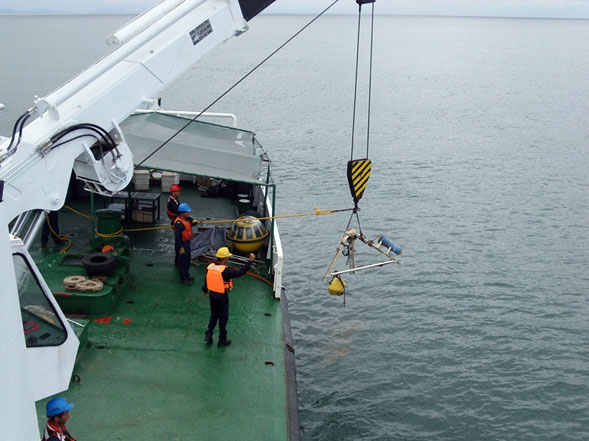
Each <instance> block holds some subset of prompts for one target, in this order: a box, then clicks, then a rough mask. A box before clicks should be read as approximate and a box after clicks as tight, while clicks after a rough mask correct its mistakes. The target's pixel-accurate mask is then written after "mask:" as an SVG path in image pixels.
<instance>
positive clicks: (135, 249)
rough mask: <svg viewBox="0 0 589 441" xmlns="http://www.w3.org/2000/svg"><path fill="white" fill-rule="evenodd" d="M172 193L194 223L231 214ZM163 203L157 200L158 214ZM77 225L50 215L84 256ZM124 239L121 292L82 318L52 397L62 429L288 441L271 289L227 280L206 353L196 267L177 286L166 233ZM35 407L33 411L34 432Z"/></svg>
mask: <svg viewBox="0 0 589 441" xmlns="http://www.w3.org/2000/svg"><path fill="white" fill-rule="evenodd" d="M184 196H185V197H184V198H181V199H183V201H188V202H189V203H190V204H191V205H192V206H193V209H194V210H195V212H196V213H197V216H196V217H198V218H203V217H205V215H203V214H200V215H199V212H200V213H206V217H211V218H227V215H229V217H230V216H232V215H233V212H234V210H235V209H234V207H230V206H228V205H227V204H223V203H221V201H216V200H213V199H205V198H200V199H199V198H198V193H193V194H192V195H188V194H187V193H186V192H185V193H184ZM166 200H167V195H166V194H163V195H162V215H163V217H165V212H163V211H164V204H165V202H166ZM101 207H102V205H101V204H97V207H96V208H101ZM76 208H78V209H82V210H83V207H82V206H81V205H77V206H76ZM86 212H87V210H86ZM167 223H168V222H167V220H166V219H163V218H162V219H161V220H160V222H159V224H161V225H166V224H167ZM88 224H89V221H84V220H83V218H79V217H77V216H75V215H73V214H72V213H70V212H66V211H64V210H62V212H61V213H60V229H61V231H60V232H61V233H62V234H63V233H65V234H71V233H74V237H73V238H72V239H74V240H75V245H74V247H72V252H82V251H83V250H84V248H85V246H86V243H87V239H88V236H87V231H86V230H85V229H86V228H88ZM130 237H131V241H132V249H131V250H130V252H129V257H130V258H131V274H132V276H133V280H132V282H131V285H130V289H129V290H127V291H126V292H125V293H124V294H123V295H122V297H121V298H120V299H119V301H118V303H117V306H116V307H115V309H114V310H113V311H112V312H111V313H110V314H109V315H110V317H111V321H110V323H109V324H104V323H96V322H94V321H92V320H91V321H90V324H89V327H88V328H89V329H88V345H87V347H86V348H85V349H84V351H83V353H82V354H81V356H80V358H79V361H78V363H77V365H76V368H75V371H74V380H75V381H74V382H72V383H71V384H70V388H69V390H68V391H67V392H64V393H63V394H60V395H63V396H65V397H67V399H68V400H70V401H72V402H74V403H75V407H74V409H73V411H72V412H71V418H70V421H69V423H68V428H69V429H70V431H71V433H72V434H73V435H74V436H75V437H76V438H77V439H80V440H84V441H92V440H104V439H108V440H139V439H141V440H168V441H171V440H285V439H288V427H287V425H288V412H287V408H286V403H287V397H286V395H287V392H286V390H287V385H286V377H285V362H284V339H283V330H282V326H283V318H282V314H281V305H280V301H279V300H277V299H274V298H273V295H272V289H271V286H269V285H268V284H266V283H264V282H262V281H260V280H258V279H255V278H253V277H250V276H247V275H246V276H243V277H241V278H240V279H237V280H235V289H234V290H233V291H232V292H231V295H230V299H231V300H230V301H231V308H230V318H229V324H228V337H229V338H230V339H232V340H233V344H232V345H231V346H229V347H226V348H218V347H217V346H216V342H217V336H218V328H217V330H216V331H215V344H214V345H213V346H208V345H206V344H205V343H204V342H203V338H204V330H205V328H206V326H207V323H208V319H209V301H208V298H207V297H205V296H204V294H203V292H202V290H201V288H200V287H201V285H202V280H203V277H204V270H205V266H204V265H200V266H197V265H192V266H191V274H192V275H193V276H195V277H196V280H195V283H194V284H193V285H192V286H190V287H187V286H184V285H181V284H179V283H178V279H179V278H178V272H177V269H176V268H175V267H174V265H173V250H172V246H173V240H171V239H172V233H171V231H170V230H155V231H153V232H148V233H141V235H139V234H138V233H131V234H130ZM53 247H54V245H53V244H52V242H50V245H49V247H48V249H46V250H44V251H42V252H36V253H37V256H36V257H37V258H39V259H40V258H42V257H43V254H45V253H49V252H55V251H57V250H58V248H53ZM55 247H56V246H55ZM125 323H127V324H125ZM45 403H46V400H43V401H41V402H39V403H37V410H38V414H39V425H40V427H42V426H43V425H44V422H45V418H43V415H44V406H45Z"/></svg>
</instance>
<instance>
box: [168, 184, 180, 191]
mask: <svg viewBox="0 0 589 441" xmlns="http://www.w3.org/2000/svg"><path fill="white" fill-rule="evenodd" d="M181 190H182V188H180V186H179V185H178V184H172V185H170V193H171V192H173V191H181Z"/></svg>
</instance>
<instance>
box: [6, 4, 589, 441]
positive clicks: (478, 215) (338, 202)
mask: <svg viewBox="0 0 589 441" xmlns="http://www.w3.org/2000/svg"><path fill="white" fill-rule="evenodd" d="M310 18H311V17H305V16H260V17H257V18H256V19H254V20H253V21H252V22H251V23H250V25H251V30H250V31H249V32H246V33H245V34H244V35H243V36H241V37H239V38H237V39H233V40H231V41H229V42H228V43H226V44H225V45H223V46H221V47H219V48H217V49H215V50H214V51H213V53H211V54H209V55H208V56H207V57H206V58H205V59H204V60H203V62H202V63H200V64H199V65H198V66H196V67H194V68H192V69H191V70H190V71H189V72H188V73H186V74H185V75H183V76H182V77H181V78H180V79H179V80H178V81H177V82H176V83H175V84H174V85H173V86H171V87H169V88H168V89H167V90H165V91H164V93H162V97H163V104H164V106H167V107H169V108H183V109H189V110H201V109H203V108H205V107H206V106H207V105H208V104H209V103H211V102H212V101H213V100H214V99H215V98H217V96H219V95H220V94H221V93H223V92H224V91H225V90H227V89H228V88H229V87H230V86H231V85H232V84H233V83H234V82H236V81H238V80H239V79H240V78H241V77H242V76H243V75H244V74H245V73H247V72H248V71H249V70H250V69H252V68H253V67H254V66H256V65H257V64H258V62H259V61H261V60H262V59H263V58H264V57H265V56H266V55H267V54H269V53H270V52H271V51H272V50H274V49H275V48H276V47H278V46H279V44H281V43H282V42H283V41H285V40H286V39H287V38H288V37H290V36H291V35H292V34H294V33H295V32H296V31H297V30H298V29H299V28H300V27H302V26H303V25H304V24H305V23H306V22H307V21H309V20H310ZM128 19H129V17H123V16H79V17H0V41H1V46H0V56H1V59H2V62H1V63H0V81H1V92H0V102H2V103H4V104H5V105H6V109H5V110H4V111H2V112H0V133H2V134H3V135H8V134H9V133H10V131H11V130H12V124H13V123H14V121H15V119H16V118H17V116H18V115H20V114H21V113H22V112H24V111H25V110H26V109H27V108H28V107H30V106H31V104H32V99H33V95H34V94H37V95H40V96H42V95H45V94H47V93H48V92H50V91H51V90H52V89H54V88H56V87H57V86H59V85H60V84H62V83H63V82H65V81H66V80H68V79H69V78H70V77H71V76H73V75H74V74H76V73H77V72H79V71H80V70H82V69H83V68H85V67H87V66H88V65H89V64H90V63H91V62H93V61H94V60H95V59H96V58H98V57H100V56H102V55H103V54H105V53H106V52H107V51H108V47H107V46H105V45H104V41H105V39H106V36H107V35H108V34H109V33H110V32H112V31H113V30H114V29H116V28H118V27H119V26H120V25H121V24H123V23H124V22H126V21H127V20H128ZM356 21H357V20H356V18H355V17H353V16H330V17H324V18H321V19H320V20H318V21H317V22H316V23H315V24H313V25H312V26H311V27H310V28H309V29H308V30H307V31H305V32H304V33H303V34H301V35H300V36H299V37H298V38H297V39H295V40H294V41H293V42H292V43H290V44H289V45H288V46H287V47H286V48H285V49H284V50H282V51H280V52H278V54H277V55H275V56H274V57H273V58H272V59H271V60H270V61H269V62H268V63H266V64H265V65H263V66H262V67H260V68H259V69H258V70H257V71H256V72H255V73H254V74H253V75H251V76H250V77H248V78H247V79H246V80H245V81H243V82H242V83H241V84H240V85H239V86H238V87H237V88H236V89H234V90H233V91H232V92H230V93H229V94H228V95H227V96H226V97H225V98H224V99H223V100H221V101H220V102H219V103H218V104H216V105H215V106H214V107H213V108H211V109H210V110H211V111H228V112H234V113H236V114H237V115H238V118H239V119H238V125H239V126H240V127H244V128H248V129H251V130H253V131H255V132H257V134H258V138H259V140H260V142H261V143H262V144H263V145H264V147H265V149H266V150H267V151H268V153H269V155H270V157H271V158H272V161H273V167H274V176H273V178H274V181H275V182H276V183H277V184H278V193H277V196H278V214H290V213H304V212H310V211H313V207H319V208H321V209H340V208H349V207H352V206H353V204H352V201H351V196H350V194H349V190H348V184H347V182H346V162H347V161H348V160H349V159H350V158H351V157H354V158H363V157H366V156H368V157H369V158H370V159H371V160H372V161H373V172H372V176H371V178H370V180H369V182H368V187H367V189H366V192H365V195H364V197H363V199H362V200H361V201H360V203H359V207H360V211H359V217H360V221H361V227H362V231H363V232H364V234H365V235H366V236H368V237H369V238H375V237H376V236H378V235H384V236H386V237H387V238H389V239H390V240H392V241H393V242H395V243H397V244H399V245H400V246H402V247H403V255H402V261H403V264H402V265H399V266H397V265H387V266H384V267H382V268H380V269H372V270H366V271H363V272H358V273H356V274H355V275H346V276H344V279H345V280H346V282H347V292H346V304H345V307H344V304H343V300H342V298H340V297H333V296H330V295H329V294H328V293H327V284H326V283H324V282H323V281H322V278H323V276H324V274H325V271H326V270H327V266H328V264H329V261H330V260H331V258H332V257H333V256H334V254H335V249H336V247H337V245H338V244H339V241H340V238H341V235H342V234H343V232H344V229H345V227H346V225H347V223H348V219H349V213H342V214H333V215H330V216H321V217H310V218H294V219H289V220H281V221H280V222H279V227H280V231H281V238H282V241H283V246H284V250H285V253H286V256H285V273H284V286H285V288H286V292H287V295H288V299H289V302H290V313H291V319H292V327H293V335H294V340H295V347H296V362H297V375H298V394H299V406H300V420H301V426H302V427H301V429H302V438H303V439H304V440H344V439H345V440H432V439H435V440H505V439H510V440H556V439H558V440H586V439H589V398H588V397H589V319H588V317H589V271H588V270H587V266H589V251H588V249H589V176H588V175H589V80H588V78H589V51H588V50H587V42H588V41H589V21H583V20H545V19H498V18H497V19H496V18H451V17H446V18H442V17H377V18H376V20H375V34H374V51H373V59H374V63H373V79H372V94H371V115H370V116H371V118H370V132H369V133H370V137H369V144H368V146H367V142H366V141H367V125H368V124H367V123H368V117H367V108H368V88H367V84H368V76H367V75H368V71H369V60H368V57H369V44H368V41H369V35H368V33H367V30H368V28H369V22H368V21H363V22H362V31H361V36H362V44H361V48H360V65H359V81H360V82H359V87H358V100H357V112H358V113H357V116H356V126H355V130H354V131H355V135H356V137H355V140H354V152H353V153H351V146H352V140H351V133H352V119H353V118H352V107H353V92H354V77H355V55H356V24H357V23H356ZM352 225H353V226H356V227H357V224H356V222H355V220H353V223H352ZM382 258H383V256H382V255H380V254H378V253H377V252H376V251H373V250H370V249H369V248H368V247H366V246H365V245H363V244H361V243H358V244H357V255H356V263H357V264H358V265H363V264H372V263H377V262H379V261H380V260H381V259H382ZM343 268H345V261H341V262H340V267H339V268H338V269H343Z"/></svg>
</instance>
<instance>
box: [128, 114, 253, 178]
mask: <svg viewBox="0 0 589 441" xmlns="http://www.w3.org/2000/svg"><path fill="white" fill-rule="evenodd" d="M189 121H190V120H189V119H187V118H184V117H179V116H172V115H166V114H162V113H143V114H135V115H131V116H130V117H129V118H127V119H126V120H125V121H123V123H122V124H121V129H122V130H123V133H124V134H125V138H126V140H127V144H128V145H129V148H130V149H131V151H132V152H133V163H134V164H135V165H136V166H140V167H142V168H148V169H159V170H167V171H172V172H177V173H184V174H192V175H197V176H207V177H211V178H218V179H224V180H229V181H237V182H246V183H254V184H259V183H260V173H261V170H262V156H263V151H262V148H261V146H260V144H259V143H258V142H257V141H256V138H255V135H254V133H252V132H248V131H247V130H240V129H235V128H231V127H225V126H220V125H216V124H211V123H207V122H202V121H194V122H192V123H191V124H190V125H188V127H186V128H185V129H184V130H182V131H181V132H180V133H178V135H176V136H175V137H174V138H173V139H172V140H171V141H169V142H168V143H167V144H166V145H165V146H164V147H162V148H161V149H159V150H158V151H157V152H156V150H157V149H158V148H159V147H160V146H161V145H162V144H163V143H164V142H166V141H167V140H168V139H170V138H171V137H172V136H173V135H174V134H175V133H176V132H178V130H180V129H181V128H182V127H184V126H185V125H186V123H187V122H189ZM154 152H156V153H155V154H153V155H152V153H154ZM150 155H151V156H150ZM146 158H148V159H147V160H146Z"/></svg>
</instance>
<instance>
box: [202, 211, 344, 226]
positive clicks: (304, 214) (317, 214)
mask: <svg viewBox="0 0 589 441" xmlns="http://www.w3.org/2000/svg"><path fill="white" fill-rule="evenodd" d="M352 210H353V208H343V209H341V210H320V209H319V208H318V207H315V211H314V212H312V213H299V214H284V215H282V216H266V217H258V218H256V219H259V220H267V219H288V218H291V217H304V216H322V215H324V214H333V213H339V212H342V211H352ZM236 220H238V219H221V220H204V221H201V220H199V221H197V223H199V224H221V223H228V222H235V221H236Z"/></svg>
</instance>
